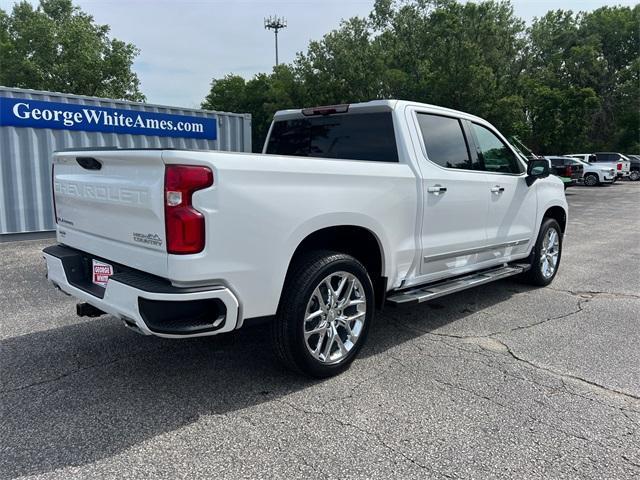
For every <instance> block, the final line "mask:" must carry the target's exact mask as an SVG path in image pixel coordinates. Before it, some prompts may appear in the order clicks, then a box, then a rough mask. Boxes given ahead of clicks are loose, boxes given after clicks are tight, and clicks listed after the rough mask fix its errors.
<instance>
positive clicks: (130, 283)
mask: <svg viewBox="0 0 640 480" xmlns="http://www.w3.org/2000/svg"><path fill="white" fill-rule="evenodd" d="M43 253H44V259H45V261H46V263H47V277H48V279H49V280H50V281H51V282H53V284H54V285H56V286H57V287H58V288H60V289H61V290H62V291H63V292H65V293H67V294H69V295H71V296H73V297H75V298H77V299H78V300H80V301H83V302H87V303H89V304H90V305H93V306H94V307H96V308H98V309H100V310H102V311H104V312H105V313H109V314H111V315H114V316H116V317H118V318H120V319H122V320H123V321H124V322H125V324H127V325H128V326H130V327H133V328H135V329H136V330H137V331H139V332H140V333H142V334H144V335H156V336H159V337H165V338H188V337H201V336H207V335H216V334H219V333H225V332H229V331H231V330H234V329H235V328H236V327H237V323H238V310H239V302H238V299H237V298H236V296H235V295H234V294H233V292H231V290H229V289H228V288H226V287H224V286H211V287H198V288H177V287H173V286H172V285H171V284H170V283H169V282H168V281H166V280H164V279H160V278H158V277H155V276H153V275H149V274H145V273H144V272H140V271H136V270H132V269H127V268H126V267H122V268H123V270H122V271H120V272H119V273H116V274H114V276H113V277H111V278H110V279H109V281H108V283H107V286H106V288H104V289H102V288H101V287H95V286H92V284H91V283H90V282H89V281H88V280H84V277H83V275H82V272H81V270H82V262H83V260H84V259H86V258H87V256H88V254H86V253H84V252H81V251H79V250H75V249H72V248H69V247H65V246H63V245H55V246H53V247H48V248H46V249H45V250H44V251H43Z"/></svg>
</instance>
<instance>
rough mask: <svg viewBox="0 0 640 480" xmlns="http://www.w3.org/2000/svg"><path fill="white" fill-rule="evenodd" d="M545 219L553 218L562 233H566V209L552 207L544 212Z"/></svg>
mask: <svg viewBox="0 0 640 480" xmlns="http://www.w3.org/2000/svg"><path fill="white" fill-rule="evenodd" d="M543 218H553V219H554V220H555V221H557V222H558V223H559V224H560V229H561V230H562V233H564V230H565V227H566V226H567V212H565V211H564V208H562V207H551V208H549V209H548V210H547V211H546V212H544V217H543Z"/></svg>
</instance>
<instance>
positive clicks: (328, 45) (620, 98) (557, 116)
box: [202, 0, 640, 153]
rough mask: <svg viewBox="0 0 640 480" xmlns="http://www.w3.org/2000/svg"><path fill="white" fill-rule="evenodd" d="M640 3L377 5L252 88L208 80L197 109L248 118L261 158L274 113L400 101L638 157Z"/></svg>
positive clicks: (560, 145)
mask: <svg viewBox="0 0 640 480" xmlns="http://www.w3.org/2000/svg"><path fill="white" fill-rule="evenodd" d="M639 30H640V6H635V7H634V8H629V7H603V8H600V9H597V10H595V11H593V12H589V13H584V12H580V13H574V12H571V11H563V10H557V11H550V12H548V13H547V14H546V15H544V16H543V17H541V18H537V19H535V20H534V21H533V22H532V24H531V25H530V26H529V27H527V26H526V25H525V23H524V22H523V21H522V20H521V19H519V18H518V17H516V16H515V15H514V12H513V8H512V6H511V4H510V3H509V2H508V1H493V0H489V1H481V2H465V3H460V2H457V1H455V0H377V1H376V2H375V4H374V7H373V10H372V12H371V14H370V15H369V16H368V17H367V18H357V17H356V18H351V19H349V20H346V21H344V22H343V23H342V24H341V26H340V28H338V29H337V30H333V31H331V32H329V33H327V34H326V35H325V36H324V37H323V38H322V40H319V41H312V42H310V44H309V46H308V48H307V50H306V52H301V53H299V54H298V55H297V56H296V58H295V60H294V61H293V62H292V63H291V64H288V65H279V66H277V67H276V68H274V70H273V72H272V73H270V74H266V73H261V74H259V75H256V76H255V77H254V78H252V79H250V80H245V79H243V78H242V77H239V76H234V75H229V76H227V77H225V78H223V79H218V80H215V79H214V80H213V82H212V88H211V92H210V93H209V95H208V96H207V98H206V99H205V101H204V102H203V104H202V105H203V107H204V108H212V109H218V110H231V111H241V112H250V113H252V115H253V134H254V135H253V143H254V148H256V149H260V148H261V146H262V142H263V140H264V137H265V135H266V132H267V130H268V126H269V122H270V120H271V116H272V115H273V113H274V112H275V111H276V110H279V109H284V108H300V107H303V106H311V105H323V104H325V105H326V104H333V103H350V102H358V101H366V100H372V99H377V98H401V99H409V100H415V101H420V102H426V103H433V104H437V105H442V106H446V107H451V108H455V109H459V110H464V111H467V112H470V113H473V114H476V115H479V116H481V117H484V118H487V119H488V120H489V121H491V122H492V123H494V124H495V125H496V126H497V127H498V128H499V129H500V130H502V131H503V132H504V133H505V134H508V135H510V134H517V135H519V136H520V138H522V139H523V140H524V141H525V143H528V144H530V146H531V147H532V148H533V149H534V150H535V151H537V152H539V153H568V152H569V151H578V150H579V151H590V150H591V151H593V150H599V149H607V150H609V149H611V150H618V151H636V152H637V151H640V76H639V73H640V45H639V42H640V31H639Z"/></svg>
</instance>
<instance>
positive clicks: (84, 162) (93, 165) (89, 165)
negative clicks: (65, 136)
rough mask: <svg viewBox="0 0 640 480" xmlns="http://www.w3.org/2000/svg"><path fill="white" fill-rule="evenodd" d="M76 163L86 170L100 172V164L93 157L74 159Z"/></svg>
mask: <svg viewBox="0 0 640 480" xmlns="http://www.w3.org/2000/svg"><path fill="white" fill-rule="evenodd" d="M76 162H78V165H80V166H81V167H82V168H85V169H87V170H100V169H101V168H102V164H101V163H100V162H99V161H98V160H96V159H95V158H93V157H76Z"/></svg>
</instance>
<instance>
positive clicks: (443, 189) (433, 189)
mask: <svg viewBox="0 0 640 480" xmlns="http://www.w3.org/2000/svg"><path fill="white" fill-rule="evenodd" d="M446 191H447V187H443V186H442V185H434V186H433V187H427V192H429V193H433V194H434V195H440V194H441V193H444V192H446Z"/></svg>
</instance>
